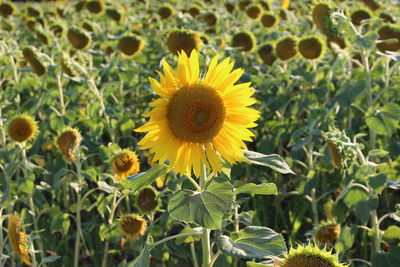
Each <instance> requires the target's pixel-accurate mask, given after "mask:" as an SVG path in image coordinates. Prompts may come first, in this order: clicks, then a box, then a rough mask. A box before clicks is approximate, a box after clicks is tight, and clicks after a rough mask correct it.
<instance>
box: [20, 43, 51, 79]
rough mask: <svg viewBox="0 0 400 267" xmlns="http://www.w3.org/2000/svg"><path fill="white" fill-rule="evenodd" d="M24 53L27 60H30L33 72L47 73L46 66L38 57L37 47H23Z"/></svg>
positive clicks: (39, 74) (38, 73)
mask: <svg viewBox="0 0 400 267" xmlns="http://www.w3.org/2000/svg"><path fill="white" fill-rule="evenodd" d="M22 54H23V55H24V58H25V59H26V61H28V63H29V66H30V67H31V69H32V72H33V73H35V74H36V75H38V76H42V75H43V74H45V73H46V67H45V66H44V65H43V64H42V62H40V60H39V59H38V57H37V51H36V49H35V48H33V47H31V46H28V47H25V48H24V49H22Z"/></svg>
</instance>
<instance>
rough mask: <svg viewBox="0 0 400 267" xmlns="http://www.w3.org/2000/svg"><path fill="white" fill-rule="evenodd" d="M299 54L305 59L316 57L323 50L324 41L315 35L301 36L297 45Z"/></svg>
mask: <svg viewBox="0 0 400 267" xmlns="http://www.w3.org/2000/svg"><path fill="white" fill-rule="evenodd" d="M298 48H299V52H300V55H302V56H303V57H304V58H305V59H313V60H314V59H318V58H320V57H322V55H323V52H324V43H323V41H322V40H321V39H320V38H319V37H317V36H310V37H305V38H302V39H301V40H300V42H299V45H298Z"/></svg>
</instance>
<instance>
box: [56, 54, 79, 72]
mask: <svg viewBox="0 0 400 267" xmlns="http://www.w3.org/2000/svg"><path fill="white" fill-rule="evenodd" d="M60 65H61V69H62V71H63V72H64V73H65V74H67V75H68V76H69V77H75V76H76V74H75V73H74V71H73V70H72V68H71V64H70V63H69V57H68V55H67V54H66V53H63V55H62V56H61V59H60Z"/></svg>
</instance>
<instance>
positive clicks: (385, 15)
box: [379, 12, 396, 23]
mask: <svg viewBox="0 0 400 267" xmlns="http://www.w3.org/2000/svg"><path fill="white" fill-rule="evenodd" d="M379 17H380V18H381V19H383V21H384V22H386V23H396V20H395V19H394V18H393V17H392V16H391V15H390V14H388V13H386V12H381V13H380V14H379Z"/></svg>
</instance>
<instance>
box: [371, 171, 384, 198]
mask: <svg viewBox="0 0 400 267" xmlns="http://www.w3.org/2000/svg"><path fill="white" fill-rule="evenodd" d="M386 180H387V179H386V174H384V173H380V174H377V175H374V176H371V177H370V178H369V185H370V186H371V187H372V188H373V189H374V191H375V193H378V194H380V193H382V191H383V189H385V187H386Z"/></svg>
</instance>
